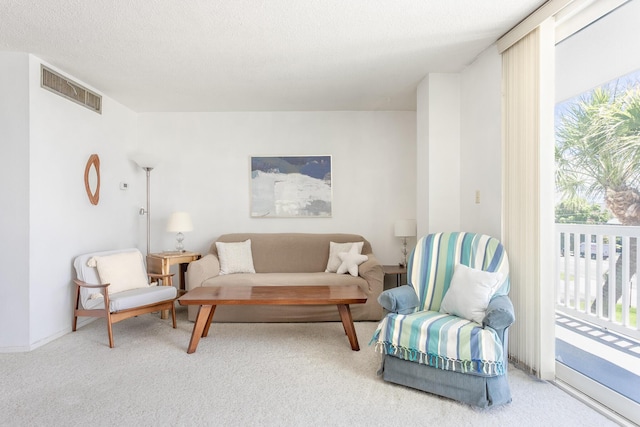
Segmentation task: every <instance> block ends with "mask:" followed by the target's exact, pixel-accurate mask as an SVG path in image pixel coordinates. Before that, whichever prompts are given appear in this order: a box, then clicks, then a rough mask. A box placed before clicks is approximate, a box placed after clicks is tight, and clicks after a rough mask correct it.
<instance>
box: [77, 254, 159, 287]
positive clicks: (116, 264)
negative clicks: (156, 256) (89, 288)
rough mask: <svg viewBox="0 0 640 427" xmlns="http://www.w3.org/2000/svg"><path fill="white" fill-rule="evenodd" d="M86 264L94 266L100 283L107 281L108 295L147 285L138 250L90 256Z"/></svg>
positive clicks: (145, 273)
mask: <svg viewBox="0 0 640 427" xmlns="http://www.w3.org/2000/svg"><path fill="white" fill-rule="evenodd" d="M87 264H88V265H89V266H90V267H92V266H95V267H96V269H97V270H98V276H99V277H100V282H102V284H103V285H104V284H106V283H109V286H108V287H107V290H108V291H109V295H111V294H114V293H116V292H122V291H128V290H131V289H137V288H146V287H148V286H149V282H148V278H147V272H146V271H145V269H144V262H143V260H142V254H141V253H140V252H122V253H117V254H113V255H106V256H95V257H91V258H90V259H89V260H88V262H87Z"/></svg>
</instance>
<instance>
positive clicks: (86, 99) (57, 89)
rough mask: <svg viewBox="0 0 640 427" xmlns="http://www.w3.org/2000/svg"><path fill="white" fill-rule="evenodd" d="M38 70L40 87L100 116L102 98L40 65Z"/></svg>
mask: <svg viewBox="0 0 640 427" xmlns="http://www.w3.org/2000/svg"><path fill="white" fill-rule="evenodd" d="M40 68H41V70H42V73H41V74H42V81H41V83H40V86H41V87H43V88H44V89H47V90H49V91H51V92H53V93H57V94H58V95H60V96H62V97H64V98H67V99H68V100H71V101H73V102H75V103H77V104H80V105H82V106H84V107H86V108H88V109H90V110H91V111H95V112H96V113H98V114H102V96H100V95H98V94H97V93H95V92H92V91H90V90H89V89H87V88H85V87H82V86H81V85H79V84H78V83H76V82H74V81H72V80H69V79H67V78H66V77H63V76H61V75H60V74H58V73H56V72H55V71H53V70H50V69H49V68H47V67H45V66H44V65H42V64H41V65H40Z"/></svg>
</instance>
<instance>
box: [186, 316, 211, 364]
mask: <svg viewBox="0 0 640 427" xmlns="http://www.w3.org/2000/svg"><path fill="white" fill-rule="evenodd" d="M213 307H214V306H212V305H201V306H200V308H199V309H198V317H196V323H194V325H193V332H191V341H189V348H188V349H187V353H188V354H191V353H193V352H195V351H196V348H198V343H199V342H200V337H202V336H203V333H204V330H205V327H207V320H209V315H210V314H213ZM206 329H207V332H208V330H209V328H208V327H207V328H206ZM204 336H206V335H204Z"/></svg>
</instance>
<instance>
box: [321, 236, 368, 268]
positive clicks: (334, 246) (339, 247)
mask: <svg viewBox="0 0 640 427" xmlns="http://www.w3.org/2000/svg"><path fill="white" fill-rule="evenodd" d="M354 245H355V246H356V247H357V249H358V253H359V254H360V253H362V246H363V245H364V242H347V243H336V242H329V262H327V269H326V270H325V273H335V272H337V271H338V267H340V264H341V263H342V260H341V259H340V257H338V254H339V253H340V252H349V250H351V247H352V246H354Z"/></svg>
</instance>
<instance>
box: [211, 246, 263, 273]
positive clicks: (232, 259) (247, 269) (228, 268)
mask: <svg viewBox="0 0 640 427" xmlns="http://www.w3.org/2000/svg"><path fill="white" fill-rule="evenodd" d="M216 248H217V249H218V259H219V260H220V275H225V274H236V273H255V272H256V270H255V269H254V268H253V255H252V253H251V239H247V240H245V241H244V242H235V243H223V242H216Z"/></svg>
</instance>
